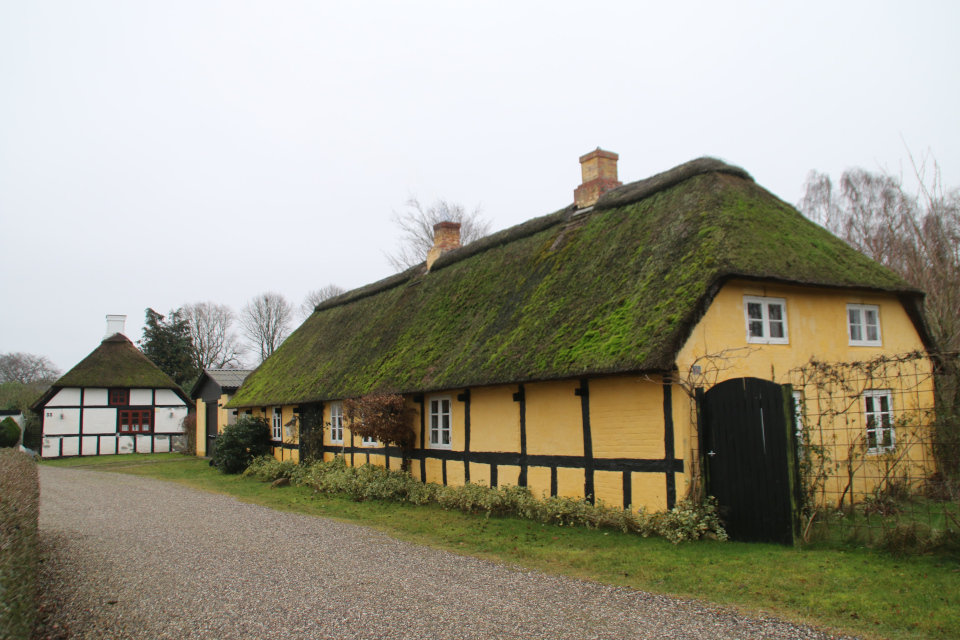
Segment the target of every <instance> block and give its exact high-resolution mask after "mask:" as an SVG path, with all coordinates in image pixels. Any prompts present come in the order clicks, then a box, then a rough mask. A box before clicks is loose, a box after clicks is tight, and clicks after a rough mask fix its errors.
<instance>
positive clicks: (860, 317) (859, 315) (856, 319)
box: [847, 304, 882, 347]
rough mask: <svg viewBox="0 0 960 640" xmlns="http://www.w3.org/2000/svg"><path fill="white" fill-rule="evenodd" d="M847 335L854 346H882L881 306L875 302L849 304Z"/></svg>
mask: <svg viewBox="0 0 960 640" xmlns="http://www.w3.org/2000/svg"><path fill="white" fill-rule="evenodd" d="M847 335H848V336H849V338H850V346H852V347H874V346H876V347H879V346H882V341H881V340H880V307H878V306H877V305H875V304H848V305H847Z"/></svg>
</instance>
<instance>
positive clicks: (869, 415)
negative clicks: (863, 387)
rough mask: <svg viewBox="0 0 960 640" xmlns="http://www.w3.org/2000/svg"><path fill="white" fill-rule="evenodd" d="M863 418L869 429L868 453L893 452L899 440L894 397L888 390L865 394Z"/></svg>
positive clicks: (867, 431)
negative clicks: (894, 415) (894, 412)
mask: <svg viewBox="0 0 960 640" xmlns="http://www.w3.org/2000/svg"><path fill="white" fill-rule="evenodd" d="M863 418H864V422H865V423H866V427H867V430H866V437H867V452H869V453H884V452H886V451H893V450H894V449H895V448H896V446H897V438H896V433H894V429H893V396H892V394H891V393H890V391H889V390H888V389H877V390H874V391H864V392H863Z"/></svg>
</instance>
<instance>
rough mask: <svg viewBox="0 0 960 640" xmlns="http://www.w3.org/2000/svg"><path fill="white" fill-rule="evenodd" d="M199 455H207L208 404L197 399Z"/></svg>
mask: <svg viewBox="0 0 960 640" xmlns="http://www.w3.org/2000/svg"><path fill="white" fill-rule="evenodd" d="M196 431H197V433H196V439H197V440H196V441H197V455H198V456H201V457H203V456H205V455H207V404H206V403H205V402H204V401H203V400H200V399H199V398H197V428H196Z"/></svg>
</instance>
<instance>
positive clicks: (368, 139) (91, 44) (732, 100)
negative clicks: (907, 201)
mask: <svg viewBox="0 0 960 640" xmlns="http://www.w3.org/2000/svg"><path fill="white" fill-rule="evenodd" d="M958 25H960V3H958V2H946V1H944V2H910V3H907V2H900V3H892V2H878V1H873V2H813V1H810V0H807V1H805V2H802V3H781V2H775V3H773V2H758V3H752V4H745V3H739V4H738V3H718V2H715V1H714V2H702V3H700V2H669V3H667V2H658V3H652V2H640V1H637V0H635V1H633V2H624V3H608V2H592V3H586V2H560V1H556V0H554V1H551V2H536V3H533V2H528V3H524V2H519V1H518V0H513V1H511V2H495V1H490V0H486V1H484V2H444V3H441V2H349V3H348V2H338V3H334V2H320V1H319V0H316V1H310V2H305V1H299V2H298V1H291V0H282V1H281V0H270V1H267V0H261V1H238V0H229V1H227V0H222V1H219V2H217V1H212V0H185V1H181V0H163V1H162V2H160V1H137V2H131V1H130V0H122V1H121V0H117V1H105V0H84V1H82V2H77V1H75V0H72V1H59V2H57V1H49V2H40V1H37V2H34V1H30V2H27V1H23V0H0V228H2V242H0V299H2V311H0V353H3V352H9V351H27V352H32V353H36V354H40V355H46V356H48V357H50V358H51V359H52V360H53V361H54V362H55V363H56V364H57V365H58V366H59V367H60V368H61V369H63V370H64V371H66V370H67V369H69V368H71V367H72V366H74V365H75V364H76V363H77V362H78V361H79V360H80V359H81V358H83V357H84V356H85V355H86V354H87V353H89V352H90V351H92V350H93V349H94V348H96V347H97V346H98V344H99V341H100V340H101V339H102V337H103V334H104V330H105V321H104V316H105V315H106V314H108V313H112V314H126V315H127V335H128V336H130V337H131V338H132V339H134V340H136V339H139V337H140V330H141V328H142V325H143V317H144V309H146V308H147V307H152V308H154V309H156V310H157V311H160V312H161V313H166V312H167V311H168V310H170V309H173V308H177V307H179V306H181V305H182V304H184V303H186V302H195V301H201V300H211V301H215V302H219V303H226V304H229V305H231V306H233V307H234V308H235V309H239V308H240V307H241V306H243V304H244V302H245V301H246V300H248V299H249V298H251V297H252V296H254V295H256V294H258V293H261V292H265V291H270V290H272V291H277V292H280V293H282V294H284V295H285V296H287V297H288V298H289V299H291V301H293V302H295V303H297V304H299V302H300V301H301V300H302V299H303V296H304V295H305V294H306V293H307V292H308V291H309V290H311V289H316V288H319V287H321V286H323V285H326V284H328V283H331V282H332V283H337V284H339V285H341V286H343V287H346V288H354V287H358V286H362V285H364V284H367V283H369V282H372V281H375V280H378V279H380V278H383V277H385V276H387V275H390V274H391V269H390V267H389V266H388V264H387V262H386V260H385V258H384V256H383V252H384V251H385V250H390V249H392V248H393V246H394V244H395V229H394V228H393V227H392V226H391V222H390V217H391V211H392V210H394V209H396V210H400V209H401V208H402V206H403V203H404V201H405V200H406V199H407V198H408V197H409V196H410V195H416V196H418V197H419V198H420V199H421V200H422V201H425V202H432V201H433V200H434V199H436V198H439V197H443V198H447V199H448V200H451V201H454V202H459V203H462V204H464V205H466V206H468V207H471V208H472V207H473V206H476V205H478V204H479V205H482V207H483V210H484V212H485V213H486V215H487V216H488V217H489V218H490V219H491V220H492V221H493V227H494V229H502V228H505V227H509V226H512V225H514V224H517V223H520V222H522V221H524V220H527V219H529V218H531V217H534V216H538V215H542V214H545V213H549V212H552V211H555V210H557V209H559V208H561V207H564V206H566V205H568V204H570V203H571V202H572V201H573V189H574V188H575V187H576V186H577V185H578V184H579V183H580V166H579V163H578V160H577V159H578V157H579V156H580V155H582V154H584V153H587V152H588V151H591V150H592V149H594V148H596V147H597V146H600V147H603V148H604V149H608V150H612V151H616V152H617V153H619V154H620V165H619V168H620V179H621V180H622V181H624V182H631V181H634V180H639V179H642V178H645V177H648V176H650V175H652V174H654V173H658V172H660V171H663V170H666V169H669V168H671V167H673V166H675V165H677V164H680V163H682V162H685V161H687V160H690V159H693V158H696V157H698V156H701V155H712V156H716V157H719V158H721V159H723V160H726V161H727V162H730V163H733V164H736V165H740V166H742V167H744V168H745V169H747V171H749V172H750V173H752V174H753V176H754V177H755V178H756V179H757V181H758V182H759V183H760V184H761V185H763V186H765V187H766V188H768V189H769V190H771V191H772V192H773V193H775V194H776V195H778V196H779V197H781V198H782V199H784V200H786V201H787V202H789V203H791V204H795V203H796V202H797V201H798V200H799V199H800V196H801V194H802V187H803V183H804V180H805V178H806V176H807V173H808V172H809V171H810V170H811V169H817V170H820V171H825V172H828V173H830V174H833V175H834V176H837V175H839V173H840V172H841V171H843V169H845V168H847V167H853V166H861V167H864V168H867V169H872V170H878V169H888V170H890V171H893V172H899V171H900V170H901V167H903V168H904V169H905V170H907V171H909V164H908V159H907V148H909V149H910V150H912V151H913V152H914V153H915V154H919V153H922V152H924V151H926V150H927V149H929V150H932V152H933V153H934V155H935V156H936V158H937V160H938V161H939V163H940V166H941V169H942V171H943V178H944V181H945V182H946V184H947V185H948V186H956V185H960V124H958V123H960V118H958V114H960V73H958V71H960V38H958V37H957V28H958Z"/></svg>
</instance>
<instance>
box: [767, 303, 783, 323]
mask: <svg viewBox="0 0 960 640" xmlns="http://www.w3.org/2000/svg"><path fill="white" fill-rule="evenodd" d="M767 311H768V312H769V314H770V321H771V322H772V321H774V320H783V307H781V306H780V305H779V304H773V303H771V304H768V305H767Z"/></svg>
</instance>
